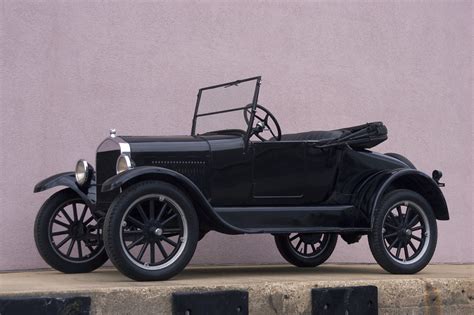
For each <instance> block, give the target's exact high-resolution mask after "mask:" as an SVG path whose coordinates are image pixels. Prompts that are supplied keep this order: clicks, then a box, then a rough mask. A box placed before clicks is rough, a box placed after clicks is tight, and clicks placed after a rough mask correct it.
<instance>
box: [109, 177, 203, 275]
mask: <svg viewBox="0 0 474 315" xmlns="http://www.w3.org/2000/svg"><path fill="white" fill-rule="evenodd" d="M157 203H158V207H157V206H156V205H157ZM155 208H156V209H159V210H158V211H156V209H155ZM140 209H141V210H140ZM155 214H157V215H156V216H155ZM142 215H143V216H142ZM171 217H173V218H172V219H170V218H171ZM168 219H170V220H171V221H170V220H168ZM167 220H168V221H167ZM165 222H167V223H165ZM165 224H167V225H166V226H165ZM169 224H172V228H170V227H169V226H168V225H169ZM171 230H173V231H174V232H169V231H171ZM167 231H168V232H167ZM134 234H136V235H137V236H134V237H132V238H130V235H132V236H133V235H134ZM171 235H173V236H171ZM172 237H177V239H173V240H171V238H172ZM198 237H199V221H198V217H197V215H196V212H195V210H194V207H193V204H192V203H191V201H190V200H189V198H188V197H187V196H186V194H184V193H183V192H182V191H181V190H179V189H178V188H176V187H175V186H173V185H171V184H168V183H166V182H161V181H144V182H140V183H137V184H135V185H133V186H131V187H129V188H127V189H125V190H124V191H123V192H122V193H121V194H120V195H119V196H118V197H117V198H116V199H115V200H114V201H113V202H112V204H111V206H110V208H109V210H108V212H107V215H106V217H105V221H104V243H105V248H106V250H107V253H108V255H109V257H110V260H111V261H112V263H113V264H114V266H115V267H116V268H117V269H118V270H119V271H121V272H122V273H123V274H124V275H126V276H127V277H129V278H131V279H134V280H138V281H156V280H167V279H169V278H172V277H173V276H175V275H176V274H178V273H179V272H181V271H182V270H183V269H184V267H185V266H186V265H187V264H188V263H189V261H190V260H191V258H192V256H193V254H194V251H195V249H196V245H197V242H198ZM140 239H141V240H140ZM165 239H168V241H171V242H172V243H174V244H175V246H174V247H172V246H171V245H169V243H166V244H165V243H164V241H165ZM127 241H128V242H129V243H128V244H127V243H126V242H127ZM165 245H166V246H171V247H172V248H171V249H168V250H166V248H165ZM156 246H158V250H157V249H156ZM170 250H171V252H169V251H170ZM133 251H135V252H133ZM163 251H164V252H163ZM137 252H138V253H137ZM145 254H146V255H145ZM166 255H168V256H166ZM157 256H160V257H163V258H162V260H161V261H160V262H159V263H157V262H156V257H157ZM143 257H145V258H143ZM147 257H148V260H149V261H147Z"/></svg>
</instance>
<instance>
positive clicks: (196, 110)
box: [191, 89, 202, 136]
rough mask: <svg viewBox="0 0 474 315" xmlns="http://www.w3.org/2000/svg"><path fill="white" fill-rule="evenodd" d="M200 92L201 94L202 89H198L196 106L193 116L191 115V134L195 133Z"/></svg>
mask: <svg viewBox="0 0 474 315" xmlns="http://www.w3.org/2000/svg"><path fill="white" fill-rule="evenodd" d="M201 94H202V89H199V92H198V95H197V100H196V108H195V109H194V117H193V126H192V128H191V136H195V135H196V120H197V113H198V110H199V103H200V102H201Z"/></svg>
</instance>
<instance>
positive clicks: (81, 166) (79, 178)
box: [76, 160, 92, 185]
mask: <svg viewBox="0 0 474 315" xmlns="http://www.w3.org/2000/svg"><path fill="white" fill-rule="evenodd" d="M91 169H92V167H91V166H90V165H89V163H87V161H86V160H79V161H77V164H76V182H77V183H78V184H79V185H84V184H85V183H86V182H87V181H88V180H89V177H90V174H91Z"/></svg>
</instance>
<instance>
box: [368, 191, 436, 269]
mask: <svg viewBox="0 0 474 315" xmlns="http://www.w3.org/2000/svg"><path fill="white" fill-rule="evenodd" d="M437 236H438V230H437V226H436V218H435V216H434V214H433V210H432V209H431V206H430V204H429V203H428V202H427V201H426V199H425V198H423V197H422V196H421V195H420V194H418V193H416V192H414V191H411V190H405V189H399V190H394V191H392V192H390V193H388V194H387V195H386V196H385V197H384V198H383V200H382V204H381V207H380V208H379V209H378V211H377V212H376V213H375V216H374V224H373V230H372V232H371V233H370V234H369V245H370V250H371V251H372V254H373V255H374V258H375V260H376V261H377V262H378V263H379V265H380V266H382V267H383V268H384V269H385V270H387V271H388V272H391V273H397V274H400V273H401V274H413V273H416V272H418V271H420V270H421V269H423V268H424V267H425V266H426V265H427V264H428V263H429V262H430V260H431V257H433V253H434V251H435V248H436V241H437Z"/></svg>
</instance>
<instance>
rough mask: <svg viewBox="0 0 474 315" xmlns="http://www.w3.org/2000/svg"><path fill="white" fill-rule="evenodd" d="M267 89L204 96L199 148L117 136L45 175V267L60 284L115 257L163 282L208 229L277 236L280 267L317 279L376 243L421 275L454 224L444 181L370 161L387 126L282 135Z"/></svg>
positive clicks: (188, 140) (384, 258)
mask: <svg viewBox="0 0 474 315" xmlns="http://www.w3.org/2000/svg"><path fill="white" fill-rule="evenodd" d="M259 88H260V77H254V78H249V79H245V80H238V81H234V82H230V83H226V84H220V85H216V86H211V87H206V88H202V89H200V90H199V93H198V96H197V103H196V109H195V112H194V118H193V125H192V131H191V135H188V136H159V137H154V136H153V137H150V136H142V137H136V136H116V134H115V131H113V130H111V133H110V137H108V138H107V139H105V140H104V141H103V142H102V143H101V144H100V145H99V147H98V149H97V158H96V170H94V168H93V167H92V166H91V164H90V163H88V162H87V161H85V160H79V161H78V162H77V165H76V169H75V172H66V173H61V174H57V175H54V176H51V177H49V178H47V179H45V180H43V181H41V182H40V183H38V184H37V185H36V187H35V189H34V191H35V192H39V191H43V190H46V189H49V188H52V187H55V186H66V187H67V188H66V189H64V190H61V191H59V192H57V193H55V194H54V195H52V196H51V197H50V198H49V199H48V200H47V201H46V202H45V203H44V205H43V206H42V207H41V209H40V210H39V213H38V215H37V218H36V222H35V231H34V235H35V240H36V245H37V247H38V250H39V252H40V254H41V256H42V257H43V259H44V260H45V261H46V262H47V263H48V264H49V265H50V266H52V267H53V268H55V269H57V270H60V271H62V272H66V273H76V272H77V273H78V272H89V271H92V270H94V269H96V268H98V267H99V266H101V265H102V264H103V263H104V262H105V261H106V260H107V259H108V258H110V260H111V261H112V263H113V264H114V265H115V266H116V267H117V269H119V270H120V271H121V272H122V273H124V274H125V275H127V276H128V277H130V278H132V279H136V280H164V279H168V278H170V277H173V276H174V275H176V274H177V273H179V272H180V271H181V270H182V269H183V268H184V267H185V266H186V265H187V264H188V262H189V261H190V259H191V257H192V256H193V254H194V251H195V248H196V244H197V242H198V241H199V240H200V239H201V238H202V237H203V236H204V235H205V234H206V233H207V232H208V231H211V230H214V231H218V232H221V233H227V234H256V233H271V234H273V235H274V237H275V242H276V246H277V248H278V250H279V251H280V253H281V255H282V256H283V257H284V258H285V259H286V260H287V261H288V262H290V263H292V264H294V265H296V266H299V267H314V266H317V265H319V264H321V263H323V262H324V261H326V260H327V259H328V258H329V256H330V255H331V253H332V252H333V250H334V248H335V246H336V241H337V238H338V235H340V236H341V238H342V239H343V240H345V241H346V242H348V243H354V242H357V241H358V240H359V239H360V238H361V236H362V235H368V239H369V245H370V249H371V251H372V254H373V255H374V257H375V259H376V260H377V262H378V263H379V264H380V265H381V266H382V267H383V268H384V269H386V270H387V271H389V272H392V273H416V272H418V271H419V270H421V269H422V268H424V267H425V266H426V265H427V264H428V262H429V261H430V259H431V257H432V256H433V253H434V250H435V247H436V240H437V225H436V220H437V219H438V220H448V219H449V214H448V209H447V205H446V201H445V199H444V197H443V194H442V193H441V190H440V188H439V187H440V186H443V184H442V183H440V182H439V180H440V178H441V172H439V171H434V172H433V174H432V177H430V176H428V175H426V174H424V173H423V172H420V171H419V170H417V169H416V168H415V166H414V165H413V164H412V163H411V162H410V161H409V160H407V159H406V158H405V157H403V156H401V155H398V154H390V153H389V154H379V153H375V152H372V151H370V150H368V149H369V148H371V147H373V146H375V145H377V144H378V143H380V142H382V141H384V140H385V139H387V129H386V128H385V126H384V125H383V124H382V123H380V122H376V123H368V124H365V125H360V126H355V127H350V128H343V129H338V130H332V131H310V132H303V133H297V134H282V131H281V128H280V126H279V124H278V121H277V119H276V118H275V117H274V116H273V115H272V113H271V112H270V111H269V110H268V109H266V108H265V107H263V106H261V105H259V104H258V103H257V100H258V94H259Z"/></svg>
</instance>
